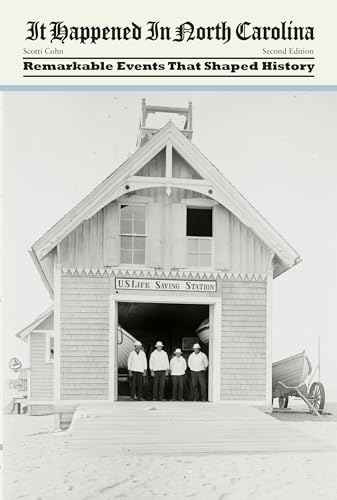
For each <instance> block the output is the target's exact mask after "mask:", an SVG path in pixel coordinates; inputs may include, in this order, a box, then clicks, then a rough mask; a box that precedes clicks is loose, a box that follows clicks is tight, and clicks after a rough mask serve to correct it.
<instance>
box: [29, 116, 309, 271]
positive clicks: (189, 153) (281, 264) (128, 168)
mask: <svg viewBox="0 0 337 500" xmlns="http://www.w3.org/2000/svg"><path fill="white" fill-rule="evenodd" d="M168 144H170V145H171V146H172V148H174V149H175V150H176V151H177V152H178V153H179V154H180V155H181V156H182V157H183V158H184V159H185V160H186V161H187V162H188V163H189V164H190V165H191V166H192V168H193V169H195V170H196V172H198V173H199V175H200V176H201V177H202V179H204V181H193V180H191V182H195V183H196V184H195V186H196V187H197V185H198V184H197V182H199V185H200V182H205V189H206V188H207V191H206V193H207V196H209V197H210V198H213V199H214V200H215V201H217V202H218V203H220V204H221V205H223V206H224V207H226V208H227V209H228V210H229V211H230V212H232V213H233V214H234V215H235V216H236V217H237V218H238V219H239V220H240V221H241V222H242V223H243V224H245V225H246V226H247V227H248V228H249V229H250V230H251V231H252V232H253V233H255V235H256V236H257V237H258V238H259V239H260V240H261V241H262V242H264V244H265V245H266V246H267V247H268V248H269V249H270V250H271V251H272V252H273V253H274V254H275V257H276V259H277V262H278V271H277V273H276V275H278V274H281V272H284V271H285V270H287V269H289V268H290V267H292V266H294V265H296V264H297V263H298V262H299V261H300V256H299V254H298V253H297V252H296V250H295V249H294V248H293V247H292V246H291V245H290V244H289V243H288V242H287V241H286V240H285V239H284V238H283V237H282V236H281V235H280V234H279V233H278V232H277V231H276V229H274V228H273V226H271V224H269V223H268V222H267V220H266V219H265V218H264V217H263V216H262V215H261V214H260V213H259V212H258V211H257V210H256V209H255V208H254V207H253V206H252V205H251V204H250V203H249V202H248V201H247V200H246V198H244V196H243V195H242V194H241V193H240V192H239V191H238V190H237V189H236V188H235V187H234V186H233V185H232V184H231V183H230V182H229V181H228V179H226V177H225V176H224V175H223V174H222V173H221V172H220V171H219V170H218V169H217V168H216V167H215V166H214V165H213V164H212V163H211V162H210V161H209V160H208V159H207V158H206V157H205V156H204V155H203V154H202V153H201V152H200V151H199V150H198V149H197V148H196V146H194V144H192V143H191V141H190V140H188V139H186V137H184V135H183V133H182V132H181V131H180V130H178V128H177V127H176V126H175V125H174V124H173V123H172V122H168V123H167V124H166V125H165V126H164V127H163V128H162V129H160V130H159V131H158V132H157V133H156V134H155V135H154V136H153V137H152V138H151V139H150V140H149V141H148V142H147V143H145V144H144V145H143V146H142V147H141V148H140V149H138V150H137V151H136V152H135V153H134V154H133V155H132V156H131V157H129V158H128V159H127V160H126V161H125V162H124V163H123V164H122V165H121V166H120V167H118V168H117V169H116V170H115V171H114V172H113V173H112V174H111V175H109V176H108V177H107V178H106V179H105V180H104V181H103V182H102V183H100V184H99V185H98V186H97V187H96V188H95V189H94V190H93V191H91V193H89V194H88V195H87V196H86V197H85V198H84V199H83V200H82V201H81V202H80V203H78V204H77V205H76V206H75V207H74V208H73V209H72V210H70V211H69V212H68V213H67V214H66V215H65V216H64V217H62V219H60V220H59V221H58V222H57V223H56V224H55V225H54V226H53V227H52V228H51V229H49V231H47V232H46V233H45V234H44V235H43V236H41V238H39V239H38V240H37V241H36V242H35V243H34V245H33V246H32V252H33V253H34V255H35V256H36V258H37V259H36V261H37V262H36V264H40V266H41V262H42V260H43V259H44V258H45V257H46V255H48V253H49V252H51V251H52V250H53V248H55V247H56V246H57V245H58V244H59V243H60V242H61V241H62V240H63V239H64V238H65V237H66V236H67V235H68V234H69V233H70V232H71V231H73V230H74V229H75V228H76V227H77V226H78V225H79V224H81V223H82V222H83V221H84V220H86V219H89V218H90V217H92V216H93V215H94V214H95V213H97V212H98V211H99V210H101V209H102V208H103V207H104V206H106V205H107V204H108V203H110V202H112V201H113V200H115V199H117V198H118V197H120V196H122V195H123V194H125V193H126V192H127V191H125V189H126V183H127V181H128V179H129V180H130V178H132V176H135V174H136V173H137V172H138V171H139V170H140V169H141V168H142V167H143V166H144V165H145V164H146V163H147V162H149V161H150V160H151V159H152V158H154V156H156V155H157V154H158V153H159V152H160V151H161V150H163V149H164V148H165V147H166V146H167V145H168ZM133 179H134V177H133ZM141 179H144V177H143V178H139V180H141ZM165 180H167V179H163V178H156V179H155V183H156V184H154V185H160V182H163V183H164V181H165ZM176 181H178V179H176ZM206 181H207V182H206ZM209 188H211V190H210V189H209ZM189 189H192V188H191V187H189ZM196 190H197V188H196ZM209 193H211V194H209Z"/></svg>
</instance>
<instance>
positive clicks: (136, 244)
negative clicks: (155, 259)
mask: <svg viewBox="0 0 337 500" xmlns="http://www.w3.org/2000/svg"><path fill="white" fill-rule="evenodd" d="M124 207H127V210H126V211H124V212H123V208H124ZM119 239H120V250H119V255H120V263H121V264H125V265H140V266H142V265H145V258H146V206H145V205H138V204H123V205H121V207H120V221H119Z"/></svg>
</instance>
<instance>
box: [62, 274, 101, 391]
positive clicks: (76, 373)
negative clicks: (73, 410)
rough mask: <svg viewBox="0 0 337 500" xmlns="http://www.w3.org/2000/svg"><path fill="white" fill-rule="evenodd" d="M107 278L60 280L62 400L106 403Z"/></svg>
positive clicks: (65, 278) (67, 278)
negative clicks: (85, 400) (98, 400)
mask: <svg viewBox="0 0 337 500" xmlns="http://www.w3.org/2000/svg"><path fill="white" fill-rule="evenodd" d="M109 290H110V288H109V278H104V277H79V276H78V277H75V276H63V277H62V285H61V310H62V312H61V399H107V397H108V371H109V354H108V353H109Z"/></svg>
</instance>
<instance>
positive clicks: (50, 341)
mask: <svg viewBox="0 0 337 500" xmlns="http://www.w3.org/2000/svg"><path fill="white" fill-rule="evenodd" d="M54 343H55V341H54V335H51V334H50V333H47V335H46V362H47V363H53V362H54Z"/></svg>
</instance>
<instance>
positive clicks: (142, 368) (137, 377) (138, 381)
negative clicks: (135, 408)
mask: <svg viewBox="0 0 337 500" xmlns="http://www.w3.org/2000/svg"><path fill="white" fill-rule="evenodd" d="M134 346H135V349H134V351H131V352H130V354H129V357H128V370H129V375H130V377H131V391H130V392H131V399H132V400H133V399H138V400H139V401H142V400H143V378H144V377H145V376H146V370H147V359H146V356H145V352H144V351H143V350H142V343H141V342H139V341H138V340H136V342H135V343H134Z"/></svg>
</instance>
